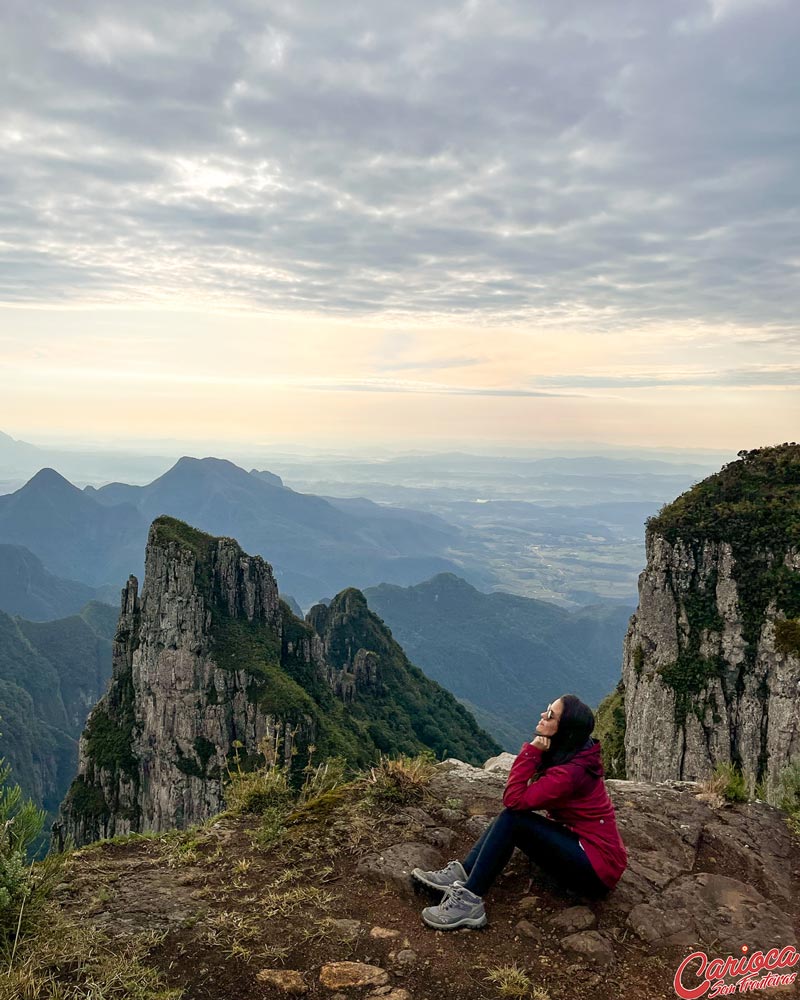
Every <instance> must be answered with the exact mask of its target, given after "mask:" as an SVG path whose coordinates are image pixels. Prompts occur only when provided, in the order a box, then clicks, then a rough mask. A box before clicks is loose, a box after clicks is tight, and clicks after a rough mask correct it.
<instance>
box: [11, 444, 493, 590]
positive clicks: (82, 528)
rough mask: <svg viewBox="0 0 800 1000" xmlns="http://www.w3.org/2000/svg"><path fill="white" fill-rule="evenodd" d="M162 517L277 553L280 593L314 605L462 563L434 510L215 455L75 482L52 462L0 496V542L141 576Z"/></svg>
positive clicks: (78, 565) (84, 569) (65, 568)
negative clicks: (296, 486)
mask: <svg viewBox="0 0 800 1000" xmlns="http://www.w3.org/2000/svg"><path fill="white" fill-rule="evenodd" d="M161 514H167V515H170V516H174V517H177V518H179V519H180V520H184V521H187V522H191V523H192V524H195V525H197V526H198V527H199V528H201V529H202V530H203V531H208V532H210V533H212V534H215V535H224V536H228V537H232V538H237V539H238V540H239V541H240V542H241V544H242V545H243V546H245V547H246V548H247V549H248V550H249V551H251V552H256V553H260V554H262V555H264V556H265V557H266V558H268V559H269V560H270V563H271V564H272V566H273V569H274V571H275V573H276V576H277V578H278V580H279V583H280V586H281V589H282V590H285V591H287V592H289V593H291V594H292V595H293V596H294V597H295V599H296V600H297V601H298V602H299V603H300V604H301V605H302V606H303V607H309V606H310V605H311V604H312V602H313V601H314V600H315V599H316V598H317V597H318V596H319V595H320V594H325V593H336V592H338V591H339V590H341V589H342V588H343V587H346V586H351V585H354V586H368V585H371V584H372V585H374V584H377V583H380V582H381V581H382V580H389V581H391V582H394V583H399V584H409V583H413V582H416V581H417V580H419V579H421V578H425V577H428V576H431V575H432V574H434V573H437V572H441V571H448V570H450V571H452V570H458V571H459V572H460V573H462V574H467V575H470V576H472V577H474V579H475V582H476V583H483V582H486V574H485V573H483V572H481V571H480V570H478V571H471V568H470V567H464V566H461V565H459V563H457V562H456V561H455V560H454V559H451V558H450V552H451V551H455V550H457V549H458V548H459V542H460V539H461V531H460V529H458V528H455V527H453V526H452V525H450V524H448V523H447V522H446V521H444V520H442V519H441V518H439V517H436V516H435V515H433V514H424V513H420V512H416V511H414V512H410V511H404V510H401V509H398V508H388V507H382V506H381V505H379V504H376V503H373V502H372V501H369V500H363V499H345V500H338V499H337V500H327V499H325V498H324V497H318V496H313V495H310V494H304V493H296V492H295V491H294V490H292V489H289V488H288V487H286V486H283V485H282V483H281V482H280V479H279V477H277V476H271V475H270V474H269V473H266V474H265V473H264V472H255V473H249V472H246V471H245V470H244V469H241V468H239V467H238V466H236V465H234V464H233V463H232V462H228V461H225V460H222V459H216V458H204V459H196V458H182V459H180V460H179V461H178V462H177V463H176V464H175V465H174V466H173V467H172V468H171V469H169V470H168V471H167V472H166V473H164V475H162V476H159V477H158V478H157V479H155V480H154V481H153V482H152V483H150V484H148V485H147V486H130V485H127V484H125V483H110V484H109V485H107V486H103V487H101V488H100V489H95V488H94V487H91V486H87V487H86V488H85V489H84V490H79V489H77V488H76V487H74V486H73V485H72V484H71V483H69V482H68V481H67V480H66V479H64V478H63V476H60V475H59V474H58V473H57V472H54V471H53V470H52V469H43V470H41V471H40V472H38V473H37V474H36V475H35V476H34V477H33V479H31V480H30V482H28V483H26V484H25V486H23V487H22V489H20V490H18V491H17V492H16V493H12V494H10V495H8V496H0V542H9V543H13V544H21V545H24V546H26V547H27V548H29V549H30V550H31V551H32V552H34V553H35V554H36V555H37V556H38V557H39V558H40V559H41V560H42V562H43V563H44V565H45V566H46V567H47V569H48V570H50V571H51V572H53V573H57V574H58V575H60V576H65V577H70V578H72V579H78V580H80V581H82V582H83V583H86V584H89V585H91V586H100V585H103V584H108V583H111V584H114V585H115V586H119V587H121V586H122V585H123V583H124V581H125V580H126V579H127V576H128V574H129V573H134V574H135V575H138V576H141V574H142V571H143V566H142V552H143V551H144V547H145V541H146V538H147V529H148V526H149V524H150V522H151V521H152V520H153V519H154V518H156V517H158V516H159V515H161Z"/></svg>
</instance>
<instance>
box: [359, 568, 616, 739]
mask: <svg viewBox="0 0 800 1000" xmlns="http://www.w3.org/2000/svg"><path fill="white" fill-rule="evenodd" d="M364 596H365V597H366V598H367V601H368V603H369V606H370V608H371V609H372V610H373V611H374V612H375V613H376V614H378V615H379V616H380V617H381V618H382V619H383V620H384V621H385V622H386V624H387V625H388V626H389V628H390V629H391V631H392V635H394V637H395V638H396V639H397V641H398V642H399V643H400V645H401V646H402V647H403V649H404V650H405V651H406V653H407V655H408V656H409V657H410V658H411V660H413V662H414V663H416V664H417V665H418V666H419V667H421V668H422V669H423V670H424V671H425V673H426V674H427V675H428V676H429V677H432V678H433V679H434V680H436V681H438V682H439V683H440V684H442V685H443V686H444V687H446V688H447V689H448V690H449V691H452V692H453V694H454V695H455V696H456V697H457V698H459V699H460V700H461V701H462V702H463V703H464V704H465V705H466V706H467V707H468V708H469V709H470V710H471V711H472V713H473V714H474V715H475V718H476V719H477V720H478V722H479V723H480V724H481V725H482V726H483V727H484V728H485V729H486V730H487V732H490V733H491V734H492V735H493V736H494V737H495V739H496V740H498V742H500V743H501V744H502V745H503V747H504V748H505V749H506V750H509V751H512V752H516V751H517V750H519V747H520V744H521V743H522V742H523V741H525V740H529V739H530V738H531V734H532V733H533V730H534V727H535V726H536V723H537V722H538V719H539V713H540V712H541V711H542V710H543V709H544V708H546V707H547V704H548V703H549V702H550V701H554V700H555V699H556V698H557V697H558V696H559V695H562V694H567V693H569V692H571V693H574V694H577V695H578V697H580V698H581V699H582V700H583V701H585V702H586V703H587V704H589V705H591V706H592V707H595V706H597V705H598V704H599V702H600V701H601V700H602V699H603V698H604V697H605V696H606V695H607V694H608V692H609V691H610V690H611V689H612V688H613V687H614V685H615V683H616V682H617V679H618V678H619V669H620V639H621V636H623V635H624V634H625V628H626V625H627V622H628V619H629V617H630V615H631V613H632V611H633V608H628V607H625V606H622V605H598V606H589V607H585V608H580V609H578V610H576V611H568V610H565V609H563V608H560V607H558V606H557V605H554V604H550V603H548V602H546V601H539V600H536V599H534V598H528V597H517V596H516V595H514V594H506V593H502V592H500V591H496V592H494V593H491V594H484V593H481V592H480V591H478V590H476V589H475V587H473V586H471V585H470V584H469V583H467V582H466V581H465V580H463V579H460V578H459V577H457V576H455V575H453V574H452V573H441V574H439V575H437V576H435V577H434V578H433V579H431V580H427V581H426V582H425V583H419V584H416V585H415V586H412V587H398V586H395V585H391V584H381V586H379V587H370V588H368V589H367V590H365V592H364Z"/></svg>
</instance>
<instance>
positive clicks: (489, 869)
mask: <svg viewBox="0 0 800 1000" xmlns="http://www.w3.org/2000/svg"><path fill="white" fill-rule="evenodd" d="M515 847H518V848H519V849H520V850H521V851H523V853H525V854H527V856H528V857H529V858H530V859H531V860H532V861H535V862H536V863H537V864H538V865H539V866H540V867H542V868H545V869H547V871H548V873H549V874H551V875H552V876H553V878H555V879H556V880H557V881H558V882H560V883H561V884H562V885H564V886H566V887H567V888H568V889H572V890H573V891H574V892H578V893H580V894H581V895H583V896H594V897H599V896H603V895H605V894H606V892H608V887H607V886H606V885H605V883H603V882H602V881H601V880H600V879H599V878H598V877H597V875H596V874H595V870H594V868H592V863H591V861H589V859H588V858H587V857H586V854H585V853H584V851H583V848H582V847H581V846H580V844H579V843H578V835H577V834H576V833H574V832H573V831H572V830H569V829H568V828H567V827H566V826H564V825H563V824H562V823H555V822H554V821H553V820H551V819H547V818H546V817H545V816H540V815H539V814H538V813H535V812H528V811H520V810H514V809H504V810H503V811H502V812H501V813H500V814H499V816H496V817H495V819H494V820H493V821H492V822H491V823H490V824H489V826H488V827H487V828H486V829H485V830H484V832H483V833H482V834H481V836H480V839H479V840H478V841H477V842H476V844H475V846H474V847H473V848H472V850H471V851H470V852H469V854H468V855H467V857H466V860H465V861H464V870H465V871H466V873H467V874H468V875H469V878H468V879H467V883H466V885H467V888H468V889H469V890H470V892H474V893H475V894H476V895H477V896H483V895H484V894H485V893H486V891H487V889H488V888H489V886H490V885H491V884H492V883H493V882H494V880H495V879H496V878H497V876H498V875H499V874H500V872H501V871H502V870H503V869H504V868H505V866H506V865H507V864H508V860H509V858H510V857H511V855H512V853H513V851H514V848H515Z"/></svg>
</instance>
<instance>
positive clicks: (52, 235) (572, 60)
mask: <svg viewBox="0 0 800 1000" xmlns="http://www.w3.org/2000/svg"><path fill="white" fill-rule="evenodd" d="M798 29H800V5H798V4H796V3H794V2H790V0H670V2H669V3H664V2H662V0H629V2H623V0H561V2H560V3H558V4H554V3H542V2H534V0H521V2H515V0H498V2H495V0H485V2H480V0H467V2H466V3H456V2H447V3H442V2H437V0H425V2H424V3H418V2H416V0H402V2H399V0H398V2H394V0H369V2H363V3H362V2H351V3H348V4H344V5H339V4H331V3H330V2H329V0H295V2H292V3H288V2H287V3H281V2H269V0H259V2H255V0H252V2H251V0H235V2H233V0H215V2H214V3H176V4H171V5H163V4H162V3H154V2H153V3H151V2H149V0H138V2H137V3H136V4H134V5H131V4H127V3H126V4H122V3H117V2H115V0H103V2H102V3H100V2H97V0H76V2H73V3H70V4H63V3H41V2H36V0H24V2H23V0H6V6H5V17H4V31H3V33H2V35H1V36H0V56H1V57H2V58H1V60H0V65H2V67H3V69H2V71H0V88H2V89H1V90H0V95H1V96H0V139H1V140H2V141H0V195H1V197H0V430H2V431H5V432H7V433H10V434H12V435H14V436H15V437H19V438H23V439H25V438H28V439H32V440H35V439H42V438H43V437H46V436H47V435H48V434H49V435H59V436H61V437H65V438H71V439H74V440H81V439H84V440H88V439H91V440H93V441H97V440H104V439H107V440H117V441H124V440H126V439H131V440H132V439H134V438H135V439H136V440H138V441H141V440H147V439H149V438H152V439H154V440H155V439H164V438H170V439H176V440H185V441H187V442H190V441H196V442H200V441H202V440H204V439H205V440H207V439H213V440H215V441H220V440H222V441H224V440H231V441H234V440H235V441H248V440H258V441H259V442H267V441H269V442H274V443H276V444H279V445H287V444H291V442H298V443H299V442H303V443H306V444H308V443H315V444H319V445H326V444H329V445H334V444H336V445H338V446H341V445H342V443H343V442H351V443H353V444H354V445H360V444H377V445H380V444H381V443H382V442H385V443H386V444H387V445H388V444H390V443H391V444H393V445H396V444H398V443H403V444H408V445H432V444H435V443H437V442H445V441H446V442H447V443H448V445H452V444H454V443H456V444H458V443H463V445H465V446H466V445H468V444H470V443H475V444H478V445H480V446H481V447H486V446H491V445H492V444H500V443H507V444H514V445H524V444H526V443H528V442H530V443H543V444H556V445H557V444H558V443H559V442H560V441H575V440H586V441H593V440H596V441H607V442H611V443H615V444H619V445H642V446H653V447H661V446H675V447H692V446H694V447H711V448H727V449H733V450H738V449H739V448H751V447H757V446H759V445H762V444H769V443H776V442H780V441H785V440H791V439H793V438H795V437H796V430H795V429H796V428H797V427H798V425H800V391H799V390H798V385H799V384H800V379H798V374H800V331H799V330H798V321H797V317H798V270H799V269H800V245H799V244H798V222H799V216H800V212H799V211H798V190H800V183H798V182H800V177H798V163H800V157H799V156H798V153H800V148H799V147H800V142H798V122H800V114H798V111H799V110H800V109H799V108H798V94H800V90H799V89H798V83H800V70H798V68H797V66H798V64H797V59H796V53H795V49H796V40H797V37H798Z"/></svg>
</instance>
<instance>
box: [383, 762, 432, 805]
mask: <svg viewBox="0 0 800 1000" xmlns="http://www.w3.org/2000/svg"><path fill="white" fill-rule="evenodd" d="M435 773H436V758H435V757H434V756H433V754H432V753H431V751H429V750H428V751H423V752H422V753H420V754H418V755H417V756H415V757H409V756H407V755H405V754H401V755H400V756H399V757H384V756H381V759H380V761H379V762H378V764H376V765H375V767H371V768H370V770H369V774H368V775H367V776H366V778H365V782H366V789H367V794H366V798H367V801H368V802H369V803H371V804H373V805H377V806H380V807H381V808H384V809H391V808H395V807H397V806H410V805H416V804H418V803H420V802H421V801H422V800H423V798H424V797H425V790H426V788H427V786H428V784H429V782H430V780H431V778H432V777H433V775H434V774H435Z"/></svg>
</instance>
